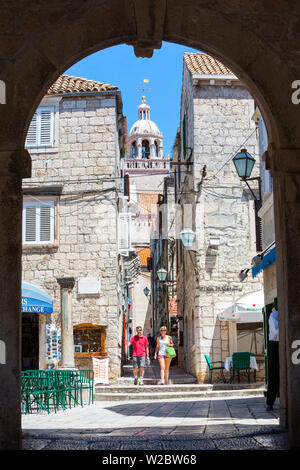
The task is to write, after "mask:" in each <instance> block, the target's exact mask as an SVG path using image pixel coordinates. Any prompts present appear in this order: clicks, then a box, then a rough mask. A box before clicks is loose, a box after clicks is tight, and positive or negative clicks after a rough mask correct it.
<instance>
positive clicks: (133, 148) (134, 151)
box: [131, 141, 137, 158]
mask: <svg viewBox="0 0 300 470" xmlns="http://www.w3.org/2000/svg"><path fill="white" fill-rule="evenodd" d="M131 151H132V158H136V157H137V148H136V142H135V141H134V142H133V143H132V147H131Z"/></svg>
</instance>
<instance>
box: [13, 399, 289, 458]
mask: <svg viewBox="0 0 300 470" xmlns="http://www.w3.org/2000/svg"><path fill="white" fill-rule="evenodd" d="M278 410H279V404H278V403H276V405H275V407H274V411H273V412H267V411H266V409H265V398H264V397H243V398H234V399H226V400H224V399H215V398H214V399H211V400H208V399H197V400H165V401H147V402H146V401H138V402H132V401H131V402H130V403H128V402H127V403H124V402H118V403H117V404H116V402H97V403H95V404H93V405H90V406H85V407H84V408H79V407H78V408H73V409H70V410H66V411H61V412H58V413H57V414H50V415H47V414H40V415H34V414H32V415H27V416H23V419H22V421H23V434H24V440H23V446H24V449H34V450H37V449H39V450H57V449H68V450H71V449H72V450H73V449H74V450H75V449H76V450H92V449H95V450H97V449H98V450H100V449H104V450H109V449H110V450H113V449H120V450H131V449H135V450H138V449H144V450H147V449H152V450H159V449H161V450H163V449H165V450H171V449H172V450H197V449H230V450H233V449H247V450H248V449H266V448H267V449H286V448H287V435H286V433H285V432H283V430H282V429H281V428H280V426H279V424H278V423H279V421H278Z"/></svg>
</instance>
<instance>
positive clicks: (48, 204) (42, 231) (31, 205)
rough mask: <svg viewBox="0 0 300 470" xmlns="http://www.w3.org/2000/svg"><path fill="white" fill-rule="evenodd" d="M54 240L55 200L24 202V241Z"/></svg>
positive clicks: (45, 241)
mask: <svg viewBox="0 0 300 470" xmlns="http://www.w3.org/2000/svg"><path fill="white" fill-rule="evenodd" d="M53 242H54V201H45V202H43V201H41V202H40V201H38V202H24V205H23V243H25V244H33V245H36V244H41V245H42V244H45V243H53Z"/></svg>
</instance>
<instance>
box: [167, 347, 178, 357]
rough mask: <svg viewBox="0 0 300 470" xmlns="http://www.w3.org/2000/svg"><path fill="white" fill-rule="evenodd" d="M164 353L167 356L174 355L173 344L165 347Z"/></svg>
mask: <svg viewBox="0 0 300 470" xmlns="http://www.w3.org/2000/svg"><path fill="white" fill-rule="evenodd" d="M166 355H167V357H176V351H175V349H174V348H173V346H167V347H166Z"/></svg>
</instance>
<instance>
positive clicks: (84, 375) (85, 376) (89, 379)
mask: <svg viewBox="0 0 300 470" xmlns="http://www.w3.org/2000/svg"><path fill="white" fill-rule="evenodd" d="M78 372H79V377H78V382H79V389H80V400H81V406H83V393H82V392H83V390H88V395H89V405H90V404H91V402H92V403H94V395H93V393H94V371H93V370H91V369H80V370H79V371H78Z"/></svg>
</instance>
